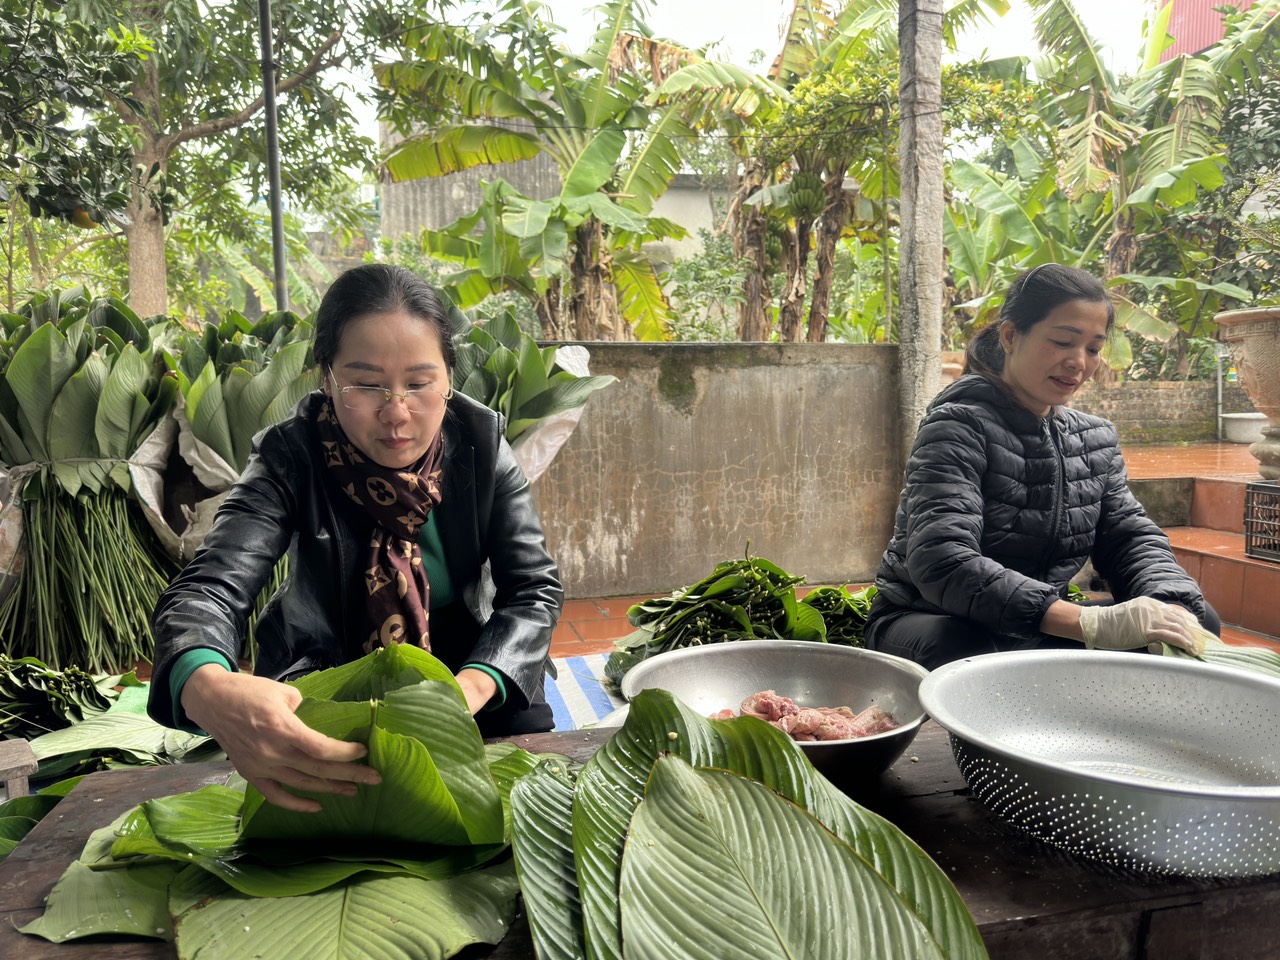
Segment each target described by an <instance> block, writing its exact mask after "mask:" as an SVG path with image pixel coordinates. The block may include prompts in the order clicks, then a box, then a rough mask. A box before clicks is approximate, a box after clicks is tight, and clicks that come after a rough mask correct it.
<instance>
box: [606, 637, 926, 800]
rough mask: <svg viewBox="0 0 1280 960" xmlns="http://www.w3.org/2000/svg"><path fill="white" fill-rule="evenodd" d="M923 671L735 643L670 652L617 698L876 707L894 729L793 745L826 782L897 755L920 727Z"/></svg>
mask: <svg viewBox="0 0 1280 960" xmlns="http://www.w3.org/2000/svg"><path fill="white" fill-rule="evenodd" d="M928 672H929V671H927V670H926V669H925V668H924V667H922V666H920V665H919V664H916V663H912V662H911V661H910V660H904V659H903V658H901V657H894V656H890V655H889V654H887V653H877V652H875V651H873V650H862V649H860V648H857V647H845V646H840V645H837V644H826V643H813V642H810V641H805V640H736V641H732V642H729V643H716V644H708V645H707V646H702V647H689V648H687V649H684V650H671V651H668V652H667V653H661V654H658V655H657V656H655V657H652V658H650V659H648V660H645V661H643V662H642V663H640V664H638V665H636V666H635V667H632V668H631V670H629V671H628V672H627V674H626V676H624V677H623V678H622V695H623V696H624V697H626V698H627V699H628V700H630V699H631V698H632V697H634V696H635V695H636V694H637V693H638V692H640V691H641V690H648V689H650V688H656V689H660V690H668V691H670V692H671V693H672V694H673V695H674V696H675V697H677V698H678V699H679V700H681V701H682V702H683V703H684V704H685V705H686V706H688V707H689V708H690V709H691V710H695V711H697V712H698V713H701V714H705V715H710V714H713V713H716V712H717V711H719V710H723V709H725V708H726V707H731V708H733V709H734V710H737V709H738V708H739V707H740V706H741V704H742V701H743V699H745V698H746V697H748V696H750V695H751V694H753V693H758V692H759V691H761V690H776V691H777V692H778V693H780V694H782V695H783V696H786V697H790V698H791V699H792V700H794V701H795V702H796V703H797V704H798V705H800V706H802V707H839V706H847V707H849V708H850V709H852V710H853V711H855V712H857V711H859V710H864V709H866V708H867V707H869V706H871V705H872V704H876V705H878V706H880V707H881V708H882V709H884V710H885V711H886V712H887V713H889V714H890V715H891V716H892V717H893V718H894V719H895V720H897V721H898V723H899V724H901V726H899V727H898V728H897V729H896V730H889V731H886V732H885V733H877V734H872V735H871V736H869V737H861V738H859V739H856V740H827V741H814V742H801V743H800V744H799V746H800V749H801V750H803V751H804V753H805V756H807V757H808V758H809V762H810V763H812V764H813V765H814V766H815V767H817V768H818V769H819V770H821V771H822V772H823V773H824V774H826V775H827V777H829V778H830V779H832V780H833V781H835V782H837V783H840V782H843V781H846V780H848V779H852V778H857V777H868V776H874V775H876V774H879V773H882V772H883V771H885V770H886V769H888V768H889V766H890V765H891V764H892V763H893V762H894V761H895V760H897V759H898V757H900V756H901V755H902V752H903V751H904V750H906V749H907V745H908V744H910V743H911V741H912V740H914V739H915V736H916V733H917V732H919V730H920V724H922V723H923V722H924V719H925V715H924V710H923V709H922V708H921V706H920V698H919V697H918V696H917V690H918V689H919V687H920V681H921V680H922V679H923V678H924V677H925V675H926V674H928Z"/></svg>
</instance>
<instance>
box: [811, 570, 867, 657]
mask: <svg viewBox="0 0 1280 960" xmlns="http://www.w3.org/2000/svg"><path fill="white" fill-rule="evenodd" d="M875 597H876V588H875V584H870V585H869V586H865V587H863V588H862V589H861V590H856V591H854V592H853V593H850V592H849V587H848V585H844V586H839V587H816V588H814V589H813V590H810V591H809V592H808V593H807V594H805V596H804V599H803V600H801V601H800V602H801V603H804V604H808V605H809V606H811V607H813V609H815V610H817V611H818V612H819V613H820V614H822V621H823V623H825V624H826V625H827V643H839V644H843V645H844V646H846V647H861V646H863V645H864V643H863V632H864V631H865V630H866V628H867V614H868V613H870V612H871V601H872V600H874V599H875Z"/></svg>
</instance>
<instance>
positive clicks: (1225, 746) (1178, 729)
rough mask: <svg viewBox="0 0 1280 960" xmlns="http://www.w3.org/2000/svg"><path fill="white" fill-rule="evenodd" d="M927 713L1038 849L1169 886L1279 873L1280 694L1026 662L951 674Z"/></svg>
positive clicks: (1063, 658)
mask: <svg viewBox="0 0 1280 960" xmlns="http://www.w3.org/2000/svg"><path fill="white" fill-rule="evenodd" d="M920 700H921V702H922V704H923V705H924V708H925V710H926V712H928V714H929V715H930V716H932V717H933V718H934V719H935V720H936V721H937V722H938V723H939V724H941V725H942V726H943V727H944V728H946V730H947V731H948V732H949V733H950V734H951V746H952V750H953V752H954V753H955V757H956V762H957V763H958V764H959V766H960V772H961V773H962V774H963V776H964V778H965V781H966V782H967V783H968V784H969V787H970V789H971V790H972V791H973V793H974V794H975V795H976V796H977V797H978V799H980V800H981V801H982V802H983V803H984V804H986V805H987V806H988V807H989V808H990V809H991V810H993V811H994V812H995V813H996V814H998V815H999V816H1001V817H1003V818H1005V819H1006V820H1008V821H1009V822H1011V823H1013V824H1016V825H1017V826H1019V827H1021V828H1023V829H1025V830H1026V831H1028V832H1029V833H1031V834H1032V835H1034V836H1036V837H1039V838H1040V839H1042V840H1046V841H1048V842H1049V843H1052V844H1054V845H1056V846H1058V847H1062V848H1064V849H1066V850H1070V851H1072V852H1073V853H1078V854H1082V855H1084V856H1089V857H1093V858H1095V859H1100V860H1104V861H1106V862H1108V863H1112V864H1115V865H1117V866H1122V867H1127V868H1130V869H1137V870H1146V871H1154V872H1158V873H1174V874H1182V875H1186V876H1217V877H1246V876H1260V875H1265V874H1270V873H1276V872H1280V680H1277V679H1273V678H1270V677H1267V676H1264V675H1261V674H1253V673H1248V672H1245V671H1241V670H1236V669H1233V668H1229V667H1220V666H1211V665H1208V664H1204V663H1199V662H1197V661H1191V660H1175V659H1172V658H1166V657H1154V656H1147V655H1143V654H1133V653H1114V652H1105V651H1088V650H1079V651H1070V650H1064V651H1059V650H1052V651H1019V652H1013V653H994V654H988V655H986V656H981V657H972V658H969V659H966V660H961V661H957V662H955V663H950V664H947V665H946V666H943V667H939V668H938V669H937V670H934V671H933V672H932V673H931V674H930V675H929V676H928V677H926V678H925V680H924V682H923V683H922V684H921V686H920Z"/></svg>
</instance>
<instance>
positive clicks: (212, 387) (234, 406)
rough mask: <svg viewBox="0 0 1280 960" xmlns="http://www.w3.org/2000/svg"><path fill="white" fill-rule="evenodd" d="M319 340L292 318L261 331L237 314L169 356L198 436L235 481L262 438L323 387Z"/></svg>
mask: <svg viewBox="0 0 1280 960" xmlns="http://www.w3.org/2000/svg"><path fill="white" fill-rule="evenodd" d="M311 335H312V324H311V322H310V321H309V320H304V319H302V318H300V317H298V316H297V315H296V314H294V313H291V312H288V311H275V312H272V313H268V314H266V315H264V316H263V317H262V318H261V319H260V320H258V321H257V322H256V323H253V322H250V321H249V320H247V319H245V317H244V316H242V315H241V314H239V313H237V312H235V311H234V310H233V311H231V312H229V313H228V314H227V315H226V317H224V318H223V320H222V321H221V322H220V323H218V324H213V323H206V324H205V327H204V330H203V331H202V332H201V333H200V334H199V335H196V334H185V335H183V336H180V337H178V338H176V339H175V340H174V342H173V343H172V344H171V347H170V349H169V350H168V351H166V360H167V362H168V364H169V367H170V369H172V370H173V372H174V374H175V376H176V377H177V382H178V390H179V392H180V393H181V395H182V400H183V406H184V415H185V417H186V421H187V423H188V424H189V425H190V427H191V432H192V434H193V435H194V436H195V438H196V439H197V440H198V441H200V442H201V443H203V444H204V445H205V446H206V447H208V448H209V449H210V450H212V451H213V452H214V453H216V454H217V455H218V456H219V457H220V458H221V459H222V461H223V462H224V463H225V464H226V465H227V466H228V467H229V468H230V474H231V476H232V477H234V476H238V475H239V474H240V471H242V470H243V469H244V466H245V464H246V463H247V462H248V460H249V448H250V446H251V443H252V440H253V437H254V435H255V434H256V433H258V431H260V430H262V429H264V428H266V427H269V426H271V425H272V424H274V423H279V422H280V421H281V420H283V419H285V417H287V416H288V415H289V414H290V413H291V412H292V411H293V408H294V406H295V405H296V404H297V402H298V401H299V400H301V399H302V398H303V397H304V396H306V394H308V393H309V392H310V391H312V390H314V389H315V388H316V387H318V386H319V385H320V372H319V370H318V369H317V368H316V366H315V362H314V360H313V359H312V356H311V343H310V340H311Z"/></svg>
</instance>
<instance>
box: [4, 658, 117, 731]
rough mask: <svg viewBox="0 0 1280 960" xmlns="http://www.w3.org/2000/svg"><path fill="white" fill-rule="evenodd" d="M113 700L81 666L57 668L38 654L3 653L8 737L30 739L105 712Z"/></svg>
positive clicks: (5, 717) (5, 719)
mask: <svg viewBox="0 0 1280 960" xmlns="http://www.w3.org/2000/svg"><path fill="white" fill-rule="evenodd" d="M109 679H112V680H116V681H117V682H118V678H109ZM113 686H114V684H113ZM108 689H110V688H108ZM111 700H112V697H111V696H110V695H109V694H108V692H107V691H105V690H103V689H102V687H101V686H100V685H99V681H98V680H97V679H95V678H94V677H93V676H92V675H90V674H88V673H86V672H85V671H83V670H81V669H80V668H79V667H67V668H66V669H65V670H54V669H53V668H51V667H50V666H49V665H48V664H45V663H42V662H41V661H39V660H37V659H36V658H35V657H22V658H21V659H17V660H15V659H14V658H13V657H9V656H6V655H5V654H0V737H2V738H4V739H6V740H9V739H22V740H30V739H32V738H34V737H38V736H40V735H41V734H44V733H49V732H50V731H52V730H61V729H62V728H64V727H69V726H71V725H72V724H75V723H79V722H80V721H82V720H84V719H85V718H86V717H90V716H93V715H94V714H97V713H101V712H103V711H104V710H106V709H107V708H108V707H109V706H111Z"/></svg>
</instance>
